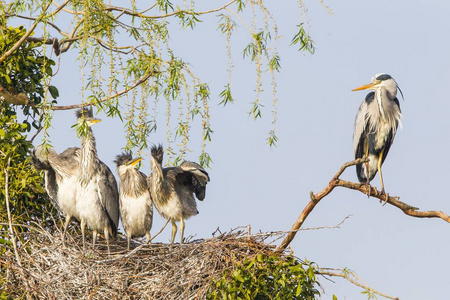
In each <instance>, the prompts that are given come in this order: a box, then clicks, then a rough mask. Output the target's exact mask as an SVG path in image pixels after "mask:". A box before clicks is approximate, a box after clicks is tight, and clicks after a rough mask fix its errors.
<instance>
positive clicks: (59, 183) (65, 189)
mask: <svg viewBox="0 0 450 300" xmlns="http://www.w3.org/2000/svg"><path fill="white" fill-rule="evenodd" d="M32 161H33V164H34V166H35V168H36V169H39V170H44V173H45V178H44V179H45V189H46V190H47V193H48V195H49V197H50V198H51V199H52V201H53V203H55V204H56V206H57V207H58V209H59V210H60V211H61V212H62V213H63V214H64V215H65V216H66V220H65V222H64V232H63V244H65V235H66V231H67V227H68V226H69V223H70V220H71V219H72V217H74V218H76V219H79V215H78V211H77V209H76V190H77V182H78V178H79V170H80V148H76V147H71V148H67V149H66V150H64V152H62V153H61V154H58V153H56V151H55V150H54V149H53V148H47V149H44V148H43V147H41V146H38V147H36V149H35V150H34V151H33V153H32Z"/></svg>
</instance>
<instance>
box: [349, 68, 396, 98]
mask: <svg viewBox="0 0 450 300" xmlns="http://www.w3.org/2000/svg"><path fill="white" fill-rule="evenodd" d="M371 81H372V82H371V83H369V84H365V85H362V86H360V87H357V88H355V89H353V90H352V91H361V90H378V89H379V88H385V89H386V90H387V91H388V92H389V94H390V95H392V97H394V98H395V96H396V95H397V89H398V90H399V91H400V94H401V95H402V97H403V93H402V91H401V90H400V88H399V87H398V85H397V82H396V81H395V80H394V78H392V76H391V75H389V74H386V73H377V74H375V76H373V77H372V80H371Z"/></svg>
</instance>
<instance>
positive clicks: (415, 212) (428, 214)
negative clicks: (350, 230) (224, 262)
mask: <svg viewBox="0 0 450 300" xmlns="http://www.w3.org/2000/svg"><path fill="white" fill-rule="evenodd" d="M368 161H369V159H368V158H359V159H355V160H353V161H349V162H347V163H345V164H344V165H342V167H341V168H340V169H339V171H338V172H337V173H336V174H335V175H334V176H333V178H332V179H331V181H330V182H329V183H328V185H327V186H326V187H325V188H324V189H323V190H322V191H320V192H318V193H317V194H315V195H314V193H313V192H311V193H310V198H311V201H309V203H308V204H307V205H306V207H305V208H304V209H303V211H302V213H301V214H300V216H299V217H298V218H297V220H296V221H295V223H294V224H293V225H292V228H291V230H290V232H289V233H288V234H287V235H286V237H285V238H284V240H283V241H282V242H281V244H280V245H279V246H278V248H277V249H276V252H278V253H282V252H283V251H284V250H286V248H287V247H288V246H289V244H290V243H291V242H292V240H293V239H294V237H295V235H296V234H297V232H298V230H299V229H300V227H301V226H302V225H303V223H304V222H305V220H306V218H307V217H308V216H309V214H310V213H311V212H312V211H313V209H314V208H315V207H316V205H317V204H318V203H319V202H320V200H322V199H323V198H324V197H326V196H327V195H328V194H330V193H331V192H332V191H333V190H334V188H335V187H337V186H341V187H345V188H348V189H352V190H357V191H360V192H361V193H363V194H366V195H370V196H372V197H374V198H377V199H380V200H381V201H385V202H386V203H388V204H391V205H392V206H395V207H397V208H399V209H400V210H402V211H403V212H404V213H405V214H406V215H408V216H412V217H416V218H440V219H442V220H444V221H446V222H449V223H450V216H449V215H447V214H446V213H444V212H442V211H419V209H418V208H417V207H414V206H411V205H409V204H406V203H404V202H402V201H399V200H398V199H399V198H400V197H391V196H389V194H385V193H382V192H381V191H378V190H377V189H376V188H375V187H373V186H371V185H368V184H364V183H354V182H350V181H346V180H342V179H339V176H341V174H342V173H343V172H344V171H345V169H347V168H348V167H350V166H354V165H358V164H362V163H365V162H368Z"/></svg>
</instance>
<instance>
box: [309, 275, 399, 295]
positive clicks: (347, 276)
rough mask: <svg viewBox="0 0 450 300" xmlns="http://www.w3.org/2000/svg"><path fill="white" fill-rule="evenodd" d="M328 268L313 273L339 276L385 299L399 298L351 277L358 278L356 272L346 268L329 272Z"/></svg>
mask: <svg viewBox="0 0 450 300" xmlns="http://www.w3.org/2000/svg"><path fill="white" fill-rule="evenodd" d="M328 270H329V269H319V270H317V271H316V272H315V273H316V274H319V275H325V276H334V277H341V278H344V279H346V280H348V281H350V282H351V283H352V284H354V285H356V286H359V287H360V288H363V289H365V290H367V291H369V292H370V293H372V294H377V295H378V296H381V297H384V298H387V299H394V300H398V299H399V298H398V297H392V296H389V295H386V294H383V293H381V292H379V291H377V290H374V289H373V288H371V287H370V286H368V285H365V284H362V283H360V282H359V281H358V280H356V279H354V278H353V277H355V278H358V276H356V274H355V273H353V272H349V271H346V270H335V271H339V273H337V272H331V271H328ZM331 270H334V269H331ZM349 275H350V276H349Z"/></svg>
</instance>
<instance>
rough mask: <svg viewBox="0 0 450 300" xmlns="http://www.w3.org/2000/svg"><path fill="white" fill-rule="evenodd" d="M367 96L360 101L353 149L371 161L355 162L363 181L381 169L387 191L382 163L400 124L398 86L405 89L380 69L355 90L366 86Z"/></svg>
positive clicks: (359, 177)
mask: <svg viewBox="0 0 450 300" xmlns="http://www.w3.org/2000/svg"><path fill="white" fill-rule="evenodd" d="M367 89H370V90H372V92H370V93H369V94H367V96H366V99H365V100H364V101H363V102H362V103H361V106H360V107H359V111H358V114H357V115H356V119H355V128H354V133H353V151H354V154H355V159H357V158H365V157H368V158H369V162H367V163H364V164H359V165H356V174H357V176H358V180H359V182H361V183H367V184H369V182H370V181H371V180H372V179H373V178H374V177H375V174H376V173H377V171H378V173H379V175H380V182H381V192H382V193H383V194H384V192H385V191H384V183H383V175H382V173H381V165H382V164H383V162H384V160H385V159H386V156H387V154H388V152H389V149H390V148H391V145H392V143H393V141H394V137H395V133H396V132H397V128H398V125H399V124H401V116H402V115H401V110H400V103H399V102H398V99H397V89H398V90H399V91H400V93H401V94H402V97H403V93H402V91H401V90H400V88H399V87H398V85H397V82H395V80H394V79H393V78H392V77H391V76H390V75H388V74H384V73H378V74H376V75H375V76H374V77H373V78H372V82H371V83H369V84H366V85H363V86H360V87H358V88H356V89H353V91H359V90H367Z"/></svg>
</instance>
